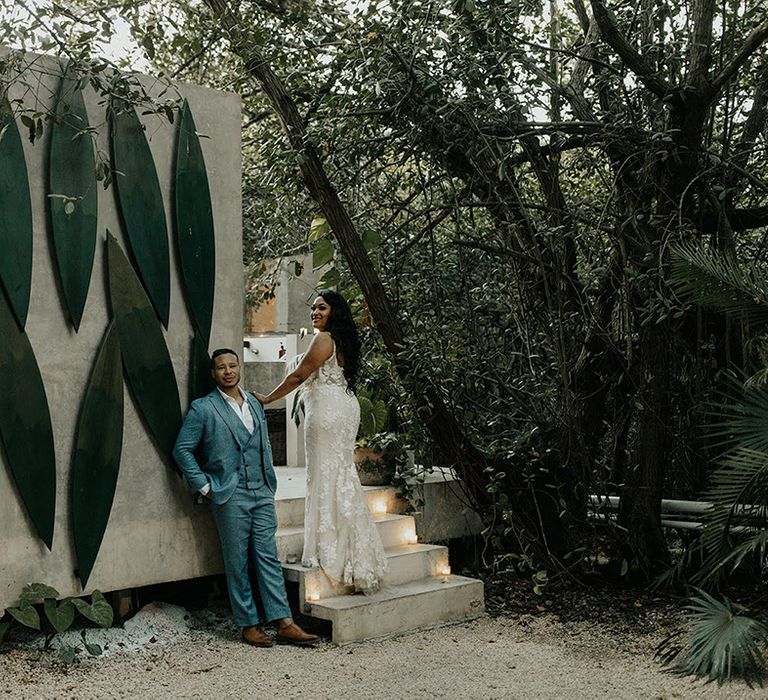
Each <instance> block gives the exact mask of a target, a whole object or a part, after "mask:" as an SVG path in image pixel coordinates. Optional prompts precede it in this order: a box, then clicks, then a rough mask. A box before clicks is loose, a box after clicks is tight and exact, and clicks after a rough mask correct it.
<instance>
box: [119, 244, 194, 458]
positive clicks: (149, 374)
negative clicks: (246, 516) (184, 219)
mask: <svg viewBox="0 0 768 700" xmlns="http://www.w3.org/2000/svg"><path fill="white" fill-rule="evenodd" d="M107 269H108V271H109V274H108V276H109V297H110V302H111V306H112V317H113V318H114V321H115V329H116V330H117V335H118V338H119V340H120V352H121V354H122V358H123V368H124V369H125V374H126V377H127V379H128V385H129V386H130V388H131V392H132V393H133V396H134V398H135V399H136V403H137V404H138V407H139V411H140V412H141V415H142V417H143V418H144V421H145V422H146V425H147V427H148V428H149V431H150V433H151V434H152V436H153V437H154V439H155V442H156V443H157V446H158V447H159V448H160V451H161V452H162V454H163V456H164V457H165V458H166V459H168V460H169V463H171V464H173V462H172V460H171V452H172V450H173V445H174V443H175V441H176V435H177V434H178V432H179V428H180V427H181V406H180V404H179V389H178V386H177V384H176V376H175V375H174V373H173V364H172V363H171V356H170V355H169V354H168V347H167V346H166V344H165V338H164V337H163V331H162V329H161V327H160V324H159V323H158V322H157V317H156V316H155V314H154V312H153V310H152V305H151V303H150V301H149V298H148V297H147V295H146V293H145V292H144V288H143V287H142V286H141V282H139V278H138V277H137V276H136V273H135V272H134V270H133V267H132V266H131V264H130V262H128V258H127V257H126V256H125V253H123V251H122V250H121V249H120V246H119V244H118V243H117V240H116V239H115V237H114V236H113V235H112V234H111V233H109V231H107Z"/></svg>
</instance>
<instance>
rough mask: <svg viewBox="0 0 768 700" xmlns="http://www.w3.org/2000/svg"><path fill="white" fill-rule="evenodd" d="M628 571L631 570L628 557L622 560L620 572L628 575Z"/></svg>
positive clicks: (620, 574) (621, 574) (622, 574)
mask: <svg viewBox="0 0 768 700" xmlns="http://www.w3.org/2000/svg"><path fill="white" fill-rule="evenodd" d="M627 571H629V562H628V561H627V560H626V559H622V560H621V572H620V573H619V576H626V575H627Z"/></svg>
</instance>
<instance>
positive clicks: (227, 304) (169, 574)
mask: <svg viewBox="0 0 768 700" xmlns="http://www.w3.org/2000/svg"><path fill="white" fill-rule="evenodd" d="M28 61H29V63H28V65H27V66H25V70H24V71H23V72H22V73H21V74H20V75H18V76H17V79H16V80H15V81H14V83H13V85H12V87H11V90H10V98H11V99H16V98H22V99H23V101H24V102H23V104H24V107H25V108H32V109H36V110H39V109H44V108H46V107H49V106H50V105H51V104H52V101H53V95H54V93H55V90H56V87H57V78H56V76H57V75H58V70H59V69H58V63H57V62H56V61H55V60H53V59H50V58H45V57H39V56H36V57H32V56H30V57H28ZM143 81H144V84H145V85H146V86H147V87H148V88H149V89H150V92H154V93H158V92H159V91H160V90H161V89H163V87H164V86H163V85H161V84H159V83H157V81H155V80H154V79H150V78H148V77H147V78H145V79H143ZM177 96H179V97H186V98H187V99H188V100H189V102H190V105H191V108H192V111H193V114H194V117H195V121H196V124H197V128H198V132H199V133H202V134H205V135H206V136H207V137H208V138H204V139H201V143H202V148H203V153H204V156H205V161H206V166H207V170H208V178H209V183H210V188H211V197H212V202H213V215H214V224H215V230H216V237H217V240H216V270H217V281H216V285H217V286H216V294H215V302H214V319H213V329H212V335H211V348H215V347H221V346H226V347H235V348H236V347H239V346H240V345H241V343H242V319H243V270H242V229H241V225H242V221H241V183H240V172H241V164H240V100H239V97H238V96H237V95H234V94H228V93H221V92H216V91H214V90H209V89H205V88H201V87H197V86H193V85H177V86H175V88H174V89H171V90H170V91H169V93H168V94H167V97H177ZM86 100H87V108H88V112H89V119H90V121H91V125H92V126H95V127H97V128H98V132H99V137H98V138H99V148H100V149H101V151H102V152H103V153H108V152H109V149H108V142H107V128H106V124H105V114H104V106H103V104H99V102H101V101H102V98H100V97H98V96H96V95H95V94H94V93H87V95H86ZM141 118H142V120H143V121H144V122H145V124H146V126H147V132H146V133H147V135H148V137H149V139H150V148H151V150H152V154H153V156H154V159H155V163H156V167H157V169H158V175H159V178H160V183H161V187H162V190H163V196H164V199H165V205H166V214H167V216H168V222H169V233H170V231H171V226H170V222H171V218H170V216H171V212H172V208H171V177H172V163H173V157H172V156H173V147H174V141H175V127H174V126H173V125H171V124H169V123H168V121H167V120H165V119H161V118H159V117H154V116H148V117H144V116H142V117H141ZM22 134H23V135H24V131H22ZM47 137H48V130H47V129H46V134H45V137H44V138H43V139H42V140H38V141H36V142H35V143H34V144H31V143H30V142H29V140H28V139H26V138H25V139H24V146H25V152H26V157H27V167H28V170H29V176H30V184H31V188H32V202H33V211H34V217H35V220H34V225H35V242H34V261H33V281H32V299H31V303H30V313H29V320H28V322H27V332H28V334H29V337H30V340H31V343H32V346H33V348H34V350H35V354H36V356H37V361H38V364H39V365H40V370H41V373H42V376H43V381H44V384H45V387H46V392H47V396H48V403H49V406H50V410H51V417H52V422H53V429H54V439H55V447H56V455H57V473H58V489H57V504H56V529H55V534H54V541H53V550H52V551H51V552H48V551H47V549H46V548H45V546H44V545H43V544H42V542H41V541H40V540H39V539H38V538H37V536H36V534H35V532H34V530H33V528H32V525H31V523H30V522H29V519H28V518H27V516H26V514H25V512H24V510H23V507H22V505H21V502H20V500H19V498H18V495H17V493H16V489H15V486H14V484H13V480H12V478H11V475H10V471H9V470H8V468H7V465H6V464H5V462H4V458H3V457H2V456H0V461H2V462H3V463H2V464H0V532H2V533H3V537H2V546H0V609H2V608H4V607H6V606H8V605H10V604H12V603H14V602H15V600H16V597H17V595H18V593H19V591H20V590H21V588H22V586H23V585H24V584H26V583H29V582H33V581H38V582H43V583H47V584H50V585H53V586H54V587H56V588H57V589H58V590H59V591H60V592H61V593H62V594H63V595H69V594H79V593H82V590H81V588H80V584H79V582H78V580H77V579H76V578H75V576H74V570H75V568H76V561H75V558H74V548H73V543H72V537H71V531H70V470H69V466H70V458H71V454H72V449H73V438H74V429H75V424H76V420H77V414H78V407H79V405H80V401H81V399H82V396H83V391H84V387H85V384H86V381H87V379H88V376H89V374H90V371H91V367H92V363H93V359H94V357H95V353H96V350H97V347H98V344H99V342H100V340H101V337H102V334H103V333H104V329H105V327H106V324H107V319H108V310H107V304H106V287H105V254H104V253H105V251H104V240H105V229H106V228H109V229H110V231H111V232H112V233H114V234H115V235H117V236H118V240H119V241H120V242H121V244H122V246H123V249H124V250H125V249H126V245H125V238H124V236H123V233H122V230H121V226H120V224H119V221H118V216H117V210H116V206H115V199H114V192H113V190H112V188H110V189H107V190H104V189H103V188H102V187H101V185H99V234H98V236H99V242H98V244H97V249H96V259H95V263H94V269H93V276H92V280H91V287H90V291H89V296H88V301H87V304H86V307H85V314H84V317H83V322H82V325H81V327H80V331H79V333H75V332H74V331H73V329H72V328H71V326H70V325H69V324H68V322H67V317H66V314H65V312H64V308H63V305H62V296H61V292H60V289H59V287H58V282H57V279H56V275H55V272H54V267H53V247H52V242H51V240H50V234H49V231H48V222H47V203H46V191H45V180H46V178H45V163H46V155H45V153H46V150H47V146H48V138H47ZM174 248H175V246H174V245H173V243H171V256H172V257H171V313H170V325H169V329H168V332H167V334H166V341H167V343H168V348H169V350H170V353H171V357H172V359H173V364H174V370H175V373H176V379H177V382H178V385H179V393H180V397H181V403H182V408H183V409H184V410H186V404H187V368H188V355H189V345H190V337H191V326H190V322H189V318H188V315H187V310H186V307H185V302H184V298H183V296H182V289H181V285H180V277H179V272H178V260H177V258H176V252H175V249H174ZM218 571H221V562H220V554H219V549H218V542H217V539H216V534H215V529H214V527H213V521H212V520H211V518H210V515H209V514H208V512H207V509H205V508H204V507H198V506H193V505H192V497H191V495H190V494H189V493H188V492H187V490H186V487H185V486H184V485H183V484H182V482H181V480H180V478H179V477H177V476H176V475H175V474H174V473H173V472H172V471H171V470H170V468H169V467H168V466H166V465H165V464H164V463H163V462H162V460H161V458H160V456H159V454H158V452H157V451H156V449H155V447H154V445H153V443H152V442H151V440H150V438H149V435H148V433H147V431H146V429H145V428H144V426H143V424H142V422H141V419H140V418H139V416H138V415H137V411H136V408H135V405H134V403H133V399H132V398H131V397H130V392H129V391H128V390H127V387H126V401H125V428H124V438H123V453H122V463H121V465H120V476H119V479H118V483H117V490H116V493H115V500H114V504H113V507H112V515H111V518H110V522H109V525H108V527H107V531H106V534H105V536H104V541H103V543H102V546H101V550H100V552H99V556H98V558H97V560H96V564H95V567H94V569H93V572H92V574H91V578H90V580H89V583H88V590H89V591H90V590H92V589H94V588H98V589H100V590H102V591H109V590H117V589H122V588H127V587H131V586H139V585H145V584H151V583H157V582H162V581H171V580H179V579H186V578H192V577H196V576H202V575H207V574H211V573H215V572H218Z"/></svg>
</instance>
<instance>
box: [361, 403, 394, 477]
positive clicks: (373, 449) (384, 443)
mask: <svg viewBox="0 0 768 700" xmlns="http://www.w3.org/2000/svg"><path fill="white" fill-rule="evenodd" d="M357 400H358V403H359V404H360V431H359V433H358V438H357V443H356V447H355V453H354V460H355V465H356V466H357V473H358V475H359V476H360V483H361V484H362V485H363V486H384V485H386V484H390V483H392V479H394V476H395V469H396V467H397V456H398V455H399V453H400V452H401V445H400V439H399V436H398V435H397V433H394V432H392V431H389V430H387V427H388V422H389V408H388V407H387V404H386V403H384V401H383V400H382V399H378V398H376V397H374V396H372V395H371V394H370V393H369V392H367V391H361V392H360V393H359V395H358V397H357Z"/></svg>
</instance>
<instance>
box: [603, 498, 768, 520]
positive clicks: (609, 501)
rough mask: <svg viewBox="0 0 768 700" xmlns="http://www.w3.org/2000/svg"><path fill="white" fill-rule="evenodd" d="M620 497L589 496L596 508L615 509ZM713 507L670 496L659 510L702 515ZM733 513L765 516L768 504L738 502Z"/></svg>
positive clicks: (664, 499) (703, 502)
mask: <svg viewBox="0 0 768 700" xmlns="http://www.w3.org/2000/svg"><path fill="white" fill-rule="evenodd" d="M620 501H621V498H620V497H619V496H596V495H592V496H590V497H589V502H590V504H591V505H592V506H597V507H598V508H610V509H615V508H618V507H619V502H620ZM713 508H714V504H713V503H711V502H709V501H678V500H674V499H671V498H662V499H661V512H662V513H665V514H672V513H687V514H694V515H703V514H705V513H708V512H709V511H711V510H712V509H713ZM733 514H734V515H737V516H744V515H755V516H761V517H765V516H766V515H768V506H758V505H747V504H738V505H736V507H735V508H734V509H733Z"/></svg>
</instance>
